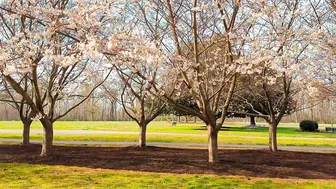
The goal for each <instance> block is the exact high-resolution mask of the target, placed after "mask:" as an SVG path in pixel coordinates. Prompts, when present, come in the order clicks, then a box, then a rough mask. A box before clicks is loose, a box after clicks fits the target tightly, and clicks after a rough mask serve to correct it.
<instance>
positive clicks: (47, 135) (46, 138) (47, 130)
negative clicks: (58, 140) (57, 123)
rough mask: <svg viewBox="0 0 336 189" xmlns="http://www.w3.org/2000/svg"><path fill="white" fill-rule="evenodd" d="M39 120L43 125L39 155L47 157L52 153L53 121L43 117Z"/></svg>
mask: <svg viewBox="0 0 336 189" xmlns="http://www.w3.org/2000/svg"><path fill="white" fill-rule="evenodd" d="M40 121H41V123H42V125H43V144H42V151H41V154H40V156H41V157H47V156H50V155H52V150H53V138H54V131H53V123H52V122H51V121H50V120H48V119H45V118H43V119H41V120H40Z"/></svg>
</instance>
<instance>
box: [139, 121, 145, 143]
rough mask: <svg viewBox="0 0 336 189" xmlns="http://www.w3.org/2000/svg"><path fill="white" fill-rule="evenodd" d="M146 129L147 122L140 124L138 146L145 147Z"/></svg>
mask: <svg viewBox="0 0 336 189" xmlns="http://www.w3.org/2000/svg"><path fill="white" fill-rule="evenodd" d="M146 131H147V124H141V125H140V135H139V146H140V147H146Z"/></svg>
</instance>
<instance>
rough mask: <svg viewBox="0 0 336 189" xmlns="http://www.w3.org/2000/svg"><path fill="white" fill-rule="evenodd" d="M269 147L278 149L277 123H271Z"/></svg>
mask: <svg viewBox="0 0 336 189" xmlns="http://www.w3.org/2000/svg"><path fill="white" fill-rule="evenodd" d="M269 149H270V150H271V151H277V150H278V144H277V125H276V124H269Z"/></svg>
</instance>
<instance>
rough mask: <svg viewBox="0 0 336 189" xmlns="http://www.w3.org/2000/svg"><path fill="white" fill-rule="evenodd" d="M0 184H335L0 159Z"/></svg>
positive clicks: (302, 188)
mask: <svg viewBox="0 0 336 189" xmlns="http://www.w3.org/2000/svg"><path fill="white" fill-rule="evenodd" d="M0 170H1V171H0V188H134V189H135V188H197V189H202V188H223V189H224V188H225V189H229V188H255V189H260V188H263V189H264V188H279V189H282V188H298V189H316V188H325V189H326V188H335V186H336V181H335V180H303V179H270V178H251V177H237V176H216V175H194V174H166V173H144V172H134V171H119V170H107V169H92V168H85V167H74V166H61V165H54V166H50V165H30V164H17V163H0Z"/></svg>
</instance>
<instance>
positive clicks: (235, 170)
mask: <svg viewBox="0 0 336 189" xmlns="http://www.w3.org/2000/svg"><path fill="white" fill-rule="evenodd" d="M40 148H41V146H40V145H31V146H19V145H0V163H11V162H16V163H30V164H47V165H68V166H82V167H90V168H104V169H113V170H132V171H146V172H160V173H161V172H162V173H195V174H217V175H240V176H253V177H271V178H304V179H336V154H327V153H308V152H292V151H279V152H270V151H268V150H220V159H221V161H220V163H218V164H216V165H211V164H209V163H208V162H207V156H208V153H207V150H205V149H177V148H160V147H147V148H143V149H142V148H138V147H78V146H55V147H54V155H53V156H52V157H48V158H41V157H39V152H40Z"/></svg>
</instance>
